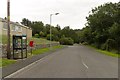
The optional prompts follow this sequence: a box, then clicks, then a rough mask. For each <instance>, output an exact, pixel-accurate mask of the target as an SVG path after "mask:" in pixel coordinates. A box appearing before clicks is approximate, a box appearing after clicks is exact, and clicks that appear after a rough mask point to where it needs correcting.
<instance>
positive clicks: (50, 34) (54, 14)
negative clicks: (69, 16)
mask: <svg viewBox="0 0 120 80" xmlns="http://www.w3.org/2000/svg"><path fill="white" fill-rule="evenodd" d="M58 14H59V13H55V14H50V48H51V44H52V30H51V24H52V15H58Z"/></svg>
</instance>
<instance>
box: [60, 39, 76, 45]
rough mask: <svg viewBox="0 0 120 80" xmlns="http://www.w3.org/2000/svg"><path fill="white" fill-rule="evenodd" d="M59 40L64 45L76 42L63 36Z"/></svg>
mask: <svg viewBox="0 0 120 80" xmlns="http://www.w3.org/2000/svg"><path fill="white" fill-rule="evenodd" d="M59 42H60V44H62V45H73V44H74V41H73V40H72V39H71V38H61V39H60V41H59Z"/></svg>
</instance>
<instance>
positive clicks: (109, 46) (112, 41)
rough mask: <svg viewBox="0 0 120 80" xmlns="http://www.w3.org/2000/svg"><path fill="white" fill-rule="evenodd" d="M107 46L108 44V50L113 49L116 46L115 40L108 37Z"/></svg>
mask: <svg viewBox="0 0 120 80" xmlns="http://www.w3.org/2000/svg"><path fill="white" fill-rule="evenodd" d="M105 46H106V50H107V51H110V50H111V49H113V48H114V47H115V40H113V39H107V41H106V42H105Z"/></svg>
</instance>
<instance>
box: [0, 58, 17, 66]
mask: <svg viewBox="0 0 120 80" xmlns="http://www.w3.org/2000/svg"><path fill="white" fill-rule="evenodd" d="M15 62H16V60H9V59H5V58H1V59H0V67H5V66H7V65H10V64H14V63H15Z"/></svg>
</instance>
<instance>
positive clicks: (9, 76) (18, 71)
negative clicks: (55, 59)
mask: <svg viewBox="0 0 120 80" xmlns="http://www.w3.org/2000/svg"><path fill="white" fill-rule="evenodd" d="M51 55H52V54H49V55H47V56H45V57H43V58H41V59H39V60H37V61H35V62H33V63H31V64H29V65H28V66H25V67H24V68H21V69H19V70H17V71H16V72H14V73H12V74H10V75H8V76H6V77H4V78H12V77H13V76H14V75H15V74H18V73H20V72H21V71H23V70H25V69H27V68H29V67H31V66H33V65H35V64H36V63H38V62H39V61H42V60H43V59H45V58H46V57H49V56H51Z"/></svg>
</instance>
